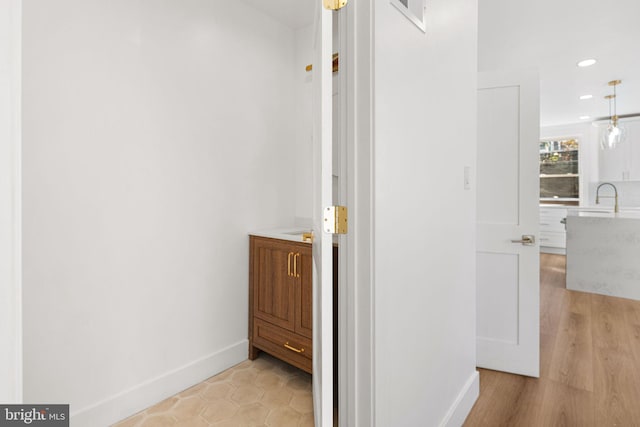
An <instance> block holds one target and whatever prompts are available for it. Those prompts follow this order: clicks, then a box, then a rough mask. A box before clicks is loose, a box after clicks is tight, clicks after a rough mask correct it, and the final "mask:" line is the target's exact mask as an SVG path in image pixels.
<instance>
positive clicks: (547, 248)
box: [540, 205, 567, 254]
mask: <svg viewBox="0 0 640 427" xmlns="http://www.w3.org/2000/svg"><path fill="white" fill-rule="evenodd" d="M566 217H567V207H566V206H552V205H542V206H540V252H546V253H555V254H564V253H565V249H566V247H567V232H566V230H565V226H564V223H563V220H564V219H565V218H566Z"/></svg>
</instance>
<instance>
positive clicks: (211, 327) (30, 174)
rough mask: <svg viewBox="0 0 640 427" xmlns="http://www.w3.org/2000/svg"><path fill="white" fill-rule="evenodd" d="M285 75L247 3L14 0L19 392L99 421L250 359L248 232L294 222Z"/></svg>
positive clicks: (290, 50)
mask: <svg viewBox="0 0 640 427" xmlns="http://www.w3.org/2000/svg"><path fill="white" fill-rule="evenodd" d="M294 70H295V69H294V38H293V31H292V30H290V29H288V28H287V27H284V26H283V25H282V24H279V23H276V22H275V21H273V20H271V19H270V18H267V17H266V16H264V15H261V14H259V13H258V12H256V11H255V10H253V9H251V8H249V7H247V6H246V5H244V4H243V3H242V2H235V1H234V2H223V1H210V0H186V1H179V2H176V1H169V0H162V1H151V0H142V1H136V2H131V1H128V0H110V1H104V0H58V1H56V2H50V1H46V0H26V1H25V8H24V292H25V305H24V329H25V331H24V332H25V333H24V340H25V351H24V363H25V374H26V375H25V400H26V401H30V402H43V401H44V402H61V403H71V411H72V414H73V417H72V418H73V419H72V423H74V424H76V425H106V424H109V423H111V422H113V421H116V420H118V419H121V418H123V417H125V416H127V415H129V414H131V413H133V412H135V411H137V410H139V409H141V408H143V407H145V406H147V405H149V404H151V403H154V402H156V401H158V400H160V399H162V398H163V397H165V396H168V395H171V394H173V393H175V392H177V391H179V390H181V389H184V388H185V387H187V386H189V385H191V384H193V383H195V382H197V381H200V380H202V379H204V378H206V377H208V376H211V375H213V374H215V373H217V372H218V371H220V370H222V369H224V368H226V367H228V366H230V365H233V364H235V363H237V362H239V361H241V360H244V359H245V358H246V355H247V353H246V351H247V342H246V337H247V300H248V298H247V275H248V237H247V232H248V231H250V230H252V229H260V228H268V227H275V226H283V225H288V224H291V223H293V221H294V216H295V215H294V213H295V191H294V189H292V188H291V183H292V182H293V180H294V173H295V167H294V162H293V156H292V155H291V153H293V152H294V151H295V146H294V138H293V136H294V128H293V126H292V125H291V122H290V118H291V115H292V105H293V99H294V91H293V88H292V86H291V84H290V82H291V81H292V80H293V74H292V73H293V72H294ZM303 71H304V70H303ZM287 190H289V191H287Z"/></svg>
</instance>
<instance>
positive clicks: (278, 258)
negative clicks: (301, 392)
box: [249, 236, 313, 373]
mask: <svg viewBox="0 0 640 427" xmlns="http://www.w3.org/2000/svg"><path fill="white" fill-rule="evenodd" d="M311 263H312V255H311V245H310V244H308V243H297V242H290V241H287V240H278V239H270V238H265V237H257V236H250V255H249V359H251V360H253V359H255V358H256V357H257V356H258V353H259V352H260V351H261V350H262V351H265V352H267V353H269V354H271V355H272V356H275V357H277V358H279V359H281V360H284V361H285V362H287V363H290V364H291V365H294V366H297V367H298V368H300V369H303V370H304V371H306V372H309V373H311V355H312V349H311V345H312V342H311V338H312V328H311V326H312V321H313V317H312V311H311V309H312V304H313V299H312V292H313V287H312V264H311Z"/></svg>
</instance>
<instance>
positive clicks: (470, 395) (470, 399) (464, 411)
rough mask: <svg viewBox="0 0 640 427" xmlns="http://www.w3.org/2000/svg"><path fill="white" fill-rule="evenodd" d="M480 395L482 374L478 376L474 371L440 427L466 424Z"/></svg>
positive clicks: (458, 426) (454, 426)
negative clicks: (465, 421)
mask: <svg viewBox="0 0 640 427" xmlns="http://www.w3.org/2000/svg"><path fill="white" fill-rule="evenodd" d="M479 395H480V374H478V371H474V373H473V374H472V375H471V377H469V379H468V380H467V383H466V384H465V385H464V387H463V388H462V390H461V391H460V394H459V395H458V397H457V398H456V400H455V402H453V405H451V408H449V411H448V412H447V415H446V416H445V417H444V419H443V420H442V422H441V423H440V427H460V426H461V425H462V424H464V420H466V419H467V416H468V415H469V412H471V408H473V404H474V403H476V400H477V399H478V396H479Z"/></svg>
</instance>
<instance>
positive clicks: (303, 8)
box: [242, 0, 316, 29]
mask: <svg viewBox="0 0 640 427" xmlns="http://www.w3.org/2000/svg"><path fill="white" fill-rule="evenodd" d="M242 1H244V2H245V3H247V4H248V5H250V6H252V7H254V8H256V9H258V10H259V11H261V12H263V13H265V14H266V15H269V16H271V17H272V18H274V19H276V20H277V21H280V22H282V23H283V24H285V25H287V26H288V27H291V28H293V29H296V28H301V27H306V26H308V25H311V24H312V23H313V13H314V10H313V9H314V5H315V4H316V3H315V1H316V0H242Z"/></svg>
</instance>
